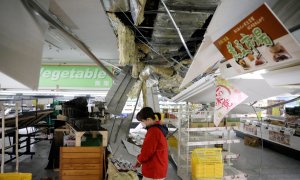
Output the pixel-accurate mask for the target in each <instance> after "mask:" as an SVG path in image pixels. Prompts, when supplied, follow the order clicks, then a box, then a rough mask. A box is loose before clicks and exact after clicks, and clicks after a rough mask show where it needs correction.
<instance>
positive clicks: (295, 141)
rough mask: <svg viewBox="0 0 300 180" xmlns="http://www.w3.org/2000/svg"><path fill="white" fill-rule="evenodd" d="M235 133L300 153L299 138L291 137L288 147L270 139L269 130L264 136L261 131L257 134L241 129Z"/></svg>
mask: <svg viewBox="0 0 300 180" xmlns="http://www.w3.org/2000/svg"><path fill="white" fill-rule="evenodd" d="M235 131H237V132H240V133H243V134H245V135H250V136H254V137H257V138H259V139H261V138H263V140H266V141H269V142H272V143H275V144H278V145H280V146H284V147H287V148H291V149H294V150H297V151H300V143H299V142H300V137H297V136H293V135H291V136H290V138H291V139H290V145H286V144H283V143H280V142H277V141H273V140H271V139H269V134H268V133H267V130H266V132H263V134H262V135H261V133H260V132H259V131H258V132H257V134H253V133H250V132H246V131H243V130H240V129H235Z"/></svg>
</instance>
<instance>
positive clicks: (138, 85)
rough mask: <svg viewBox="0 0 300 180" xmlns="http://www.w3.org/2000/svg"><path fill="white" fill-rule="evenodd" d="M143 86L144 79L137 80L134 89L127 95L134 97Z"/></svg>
mask: <svg viewBox="0 0 300 180" xmlns="http://www.w3.org/2000/svg"><path fill="white" fill-rule="evenodd" d="M141 86H142V81H137V82H136V83H135V84H134V85H133V87H132V89H131V90H130V91H129V93H128V94H127V96H128V97H129V98H131V99H134V98H136V97H137V96H138V94H139V91H140V90H141Z"/></svg>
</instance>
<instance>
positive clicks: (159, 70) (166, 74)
mask: <svg viewBox="0 0 300 180" xmlns="http://www.w3.org/2000/svg"><path fill="white" fill-rule="evenodd" d="M150 67H151V69H152V71H153V72H154V73H156V74H159V75H161V76H162V77H163V78H170V77H171V76H172V75H173V74H174V69H173V68H172V67H169V68H166V67H159V66H150Z"/></svg>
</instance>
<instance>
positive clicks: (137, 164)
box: [133, 161, 142, 169]
mask: <svg viewBox="0 0 300 180" xmlns="http://www.w3.org/2000/svg"><path fill="white" fill-rule="evenodd" d="M141 165H142V164H141V163H140V162H138V161H137V162H136V163H135V165H134V166H133V168H135V169H137V168H139V167H140V166H141Z"/></svg>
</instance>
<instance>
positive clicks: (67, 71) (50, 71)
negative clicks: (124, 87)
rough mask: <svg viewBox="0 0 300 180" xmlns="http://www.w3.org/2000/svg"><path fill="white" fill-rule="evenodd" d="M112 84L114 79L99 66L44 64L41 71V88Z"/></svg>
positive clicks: (103, 87)
mask: <svg viewBox="0 0 300 180" xmlns="http://www.w3.org/2000/svg"><path fill="white" fill-rule="evenodd" d="M109 69H110V70H111V69H112V68H111V67H109ZM111 86H112V79H111V78H110V77H109V76H108V75H107V74H106V73H105V71H103V70H102V69H101V68H100V67H98V66H42V68H41V71H40V82H39V87H40V88H57V87H58V88H59V89H70V88H72V89H108V88H110V87H111Z"/></svg>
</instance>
